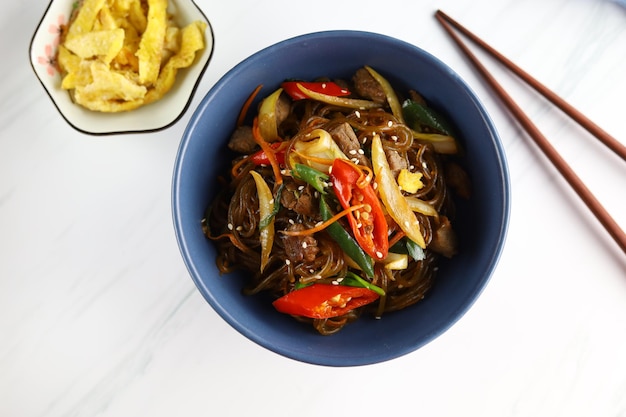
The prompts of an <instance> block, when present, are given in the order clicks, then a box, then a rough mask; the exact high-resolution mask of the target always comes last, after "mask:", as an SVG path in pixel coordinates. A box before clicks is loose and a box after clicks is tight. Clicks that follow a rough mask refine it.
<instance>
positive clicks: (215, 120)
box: [172, 31, 510, 366]
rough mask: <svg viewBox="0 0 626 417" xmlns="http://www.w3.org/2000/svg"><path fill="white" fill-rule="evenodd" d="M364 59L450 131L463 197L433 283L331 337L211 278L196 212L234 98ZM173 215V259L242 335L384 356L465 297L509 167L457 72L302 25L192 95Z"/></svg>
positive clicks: (409, 49)
mask: <svg viewBox="0 0 626 417" xmlns="http://www.w3.org/2000/svg"><path fill="white" fill-rule="evenodd" d="M363 65H369V66H371V67H373V68H374V69H376V70H377V71H378V72H380V73H381V74H383V75H384V76H385V77H386V78H387V79H388V80H389V81H390V82H391V83H392V85H394V86H398V87H400V88H405V91H406V90H407V89H408V88H414V89H416V90H418V91H420V93H422V95H423V96H424V97H425V98H426V99H427V101H429V103H430V104H431V106H432V107H434V108H436V109H437V110H439V111H440V112H442V113H444V114H445V115H447V116H448V117H449V118H450V119H451V120H452V121H453V123H454V124H455V125H456V127H457V128H458V131H459V132H461V135H460V137H459V140H460V141H461V143H462V146H463V147H464V148H465V151H466V155H467V163H466V165H467V167H468V173H469V175H470V177H471V180H472V182H473V184H474V190H473V196H472V198H471V199H470V200H469V201H465V202H459V204H458V205H457V208H458V215H457V216H458V217H457V218H456V219H455V229H456V231H457V233H458V235H459V240H460V249H459V254H458V255H457V256H455V257H454V258H452V259H451V260H447V261H444V262H442V263H441V267H440V269H439V273H438V276H437V278H436V282H435V285H434V287H433V288H432V289H431V291H430V292H429V293H428V295H427V296H426V298H425V299H424V300H422V301H421V302H419V303H417V304H415V305H413V306H412V307H410V308H406V309H404V310H401V311H398V312H394V313H389V314H386V315H383V317H382V319H380V320H376V319H373V318H368V317H362V318H360V319H359V320H358V321H357V322H355V323H352V324H350V325H348V326H346V327H345V328H344V329H342V330H341V331H340V332H339V333H337V334H334V335H331V336H321V335H319V334H317V332H315V331H314V330H313V329H312V328H311V327H310V326H307V325H304V324H302V323H299V322H296V321H295V320H294V319H293V318H292V317H290V316H288V315H284V314H281V313H278V312H276V311H275V310H274V308H273V307H272V305H271V303H270V300H269V299H267V298H266V297H264V296H245V295H242V293H241V290H242V288H243V286H244V283H245V282H246V273H244V272H238V273H233V274H229V275H220V274H219V272H218V270H217V267H216V264H215V258H216V250H215V248H214V246H213V243H212V242H211V241H209V240H208V239H207V238H206V237H205V236H204V235H203V233H202V230H201V227H200V220H201V219H202V217H203V215H204V210H205V208H206V207H207V205H209V203H210V202H211V201H212V199H213V197H214V195H215V193H216V191H217V188H218V184H217V182H216V178H217V177H218V175H219V174H221V173H224V172H225V170H226V169H227V168H228V164H229V161H228V160H227V159H228V158H220V155H227V148H226V143H227V142H228V138H229V137H230V134H231V133H232V131H233V129H234V126H235V122H236V119H237V115H238V113H239V111H240V109H241V106H242V103H243V102H244V101H245V100H246V98H247V97H248V95H249V94H250V92H251V91H253V90H254V88H255V87H256V86H257V85H258V84H263V85H264V88H263V90H262V91H261V93H260V94H259V97H264V96H266V95H268V94H269V93H270V92H272V91H274V90H275V89H276V88H277V87H278V86H279V84H280V83H281V81H283V80H284V79H287V78H300V79H314V78H318V77H321V76H331V77H345V78H348V77H349V76H351V74H353V73H354V72H355V71H356V69H358V68H359V67H362V66H363ZM172 205H173V218H174V226H175V232H176V237H177V239H178V244H179V247H180V251H181V253H182V256H183V259H184V261H185V263H186V266H187V268H188V270H189V273H190V275H191V278H192V279H193V281H194V282H195V284H196V286H197V287H198V290H199V291H200V292H201V293H202V295H203V296H204V297H205V299H206V300H207V301H208V303H209V304H210V305H211V306H212V307H213V308H214V309H215V311H217V313H218V314H219V315H220V316H221V317H222V318H223V319H224V320H226V321H227V322H228V323H229V324H230V325H231V326H233V327H234V328H235V329H237V330H238V331H239V332H240V333H241V334H243V335H244V336H246V337H248V338H249V339H250V340H252V341H254V342H256V343H257V344H259V345H261V346H263V347H265V348H267V349H270V350H272V351H274V352H276V353H278V354H281V355H284V356H286V357H289V358H292V359H295V360H299V361H303V362H308V363H312V364H319V365H326V366H356V365H366V364H373V363H378V362H383V361H387V360H390V359H393V358H397V357H399V356H401V355H405V354H407V353H409V352H412V351H415V350H416V349H418V348H420V347H421V346H423V345H425V344H426V343H428V342H429V341H431V340H433V339H434V338H436V337H437V336H439V335H441V334H442V333H443V332H444V331H446V330H447V329H448V328H450V326H452V325H453V324H454V323H455V322H457V320H459V318H460V317H461V316H463V314H465V312H466V311H467V310H468V309H469V308H470V307H471V306H472V304H473V303H474V301H476V299H477V297H478V296H479V295H480V293H481V292H482V290H483V288H484V287H485V285H486V284H487V282H488V281H489V278H490V276H491V275H492V273H493V271H494V269H495V267H496V264H497V261H498V258H499V256H500V254H501V252H502V249H503V246H504V241H505V235H506V231H507V227H508V220H509V206H510V192H509V174H508V168H507V165H506V160H505V155H504V151H503V148H502V144H501V142H500V139H499V137H498V134H497V132H496V129H495V128H494V126H493V124H492V122H491V120H490V118H489V116H488V114H487V112H486V111H485V109H484V107H483V106H482V104H481V103H480V101H479V100H478V98H477V97H476V96H475V95H474V93H473V92H472V91H471V90H470V88H469V87H468V86H467V85H466V84H465V83H464V82H463V81H462V80H461V78H459V76H458V75H457V74H456V73H455V72H454V71H453V70H451V69H450V68H448V67H447V66H446V65H444V64H443V63H442V62H440V61H439V60H438V59H437V58H435V57H433V56H432V55H430V54H429V53H427V52H425V51H423V50H421V49H419V48H417V47H415V46H413V45H411V44H408V43H405V42H403V41H400V40H397V39H394V38H391V37H387V36H384V35H380V34H375V33H369V32H360V31H328V32H319V33H312V34H306V35H302V36H298V37H295V38H292V39H288V40H286V41H283V42H280V43H277V44H275V45H273V46H270V47H268V48H266V49H263V50H261V51H260V52H257V53H255V54H254V55H252V56H250V57H249V58H247V59H245V60H244V61H243V62H241V63H240V64H238V65H237V66H236V67H234V68H233V69H232V70H230V71H229V72H228V73H227V74H226V75H224V77H222V78H221V79H220V80H219V81H218V82H217V83H216V84H215V86H214V87H213V88H212V89H211V90H210V91H209V93H208V94H207V95H206V96H205V97H204V99H203V100H202V101H201V103H200V105H199V107H198V108H197V110H196V111H195V113H194V114H193V116H192V118H191V120H190V122H189V125H188V126H187V129H186V130H185V132H184V135H183V138H182V141H181V144H180V148H179V150H178V154H177V157H176V162H175V168H174V178H173V191H172Z"/></svg>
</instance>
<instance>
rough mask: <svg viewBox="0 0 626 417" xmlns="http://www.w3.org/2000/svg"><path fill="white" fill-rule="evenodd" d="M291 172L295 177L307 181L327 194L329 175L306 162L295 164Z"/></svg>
mask: <svg viewBox="0 0 626 417" xmlns="http://www.w3.org/2000/svg"><path fill="white" fill-rule="evenodd" d="M291 172H292V173H293V176H294V177H295V178H297V179H299V180H301V181H304V182H306V183H307V184H309V185H310V186H311V187H313V188H315V189H316V190H317V191H319V192H320V193H321V194H324V195H326V187H327V184H328V180H329V178H328V175H326V174H324V173H323V172H321V171H318V170H317V169H315V168H311V167H310V166H308V165H304V164H295V165H294V166H293V169H292V170H291Z"/></svg>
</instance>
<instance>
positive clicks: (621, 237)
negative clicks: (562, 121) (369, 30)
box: [435, 10, 626, 253]
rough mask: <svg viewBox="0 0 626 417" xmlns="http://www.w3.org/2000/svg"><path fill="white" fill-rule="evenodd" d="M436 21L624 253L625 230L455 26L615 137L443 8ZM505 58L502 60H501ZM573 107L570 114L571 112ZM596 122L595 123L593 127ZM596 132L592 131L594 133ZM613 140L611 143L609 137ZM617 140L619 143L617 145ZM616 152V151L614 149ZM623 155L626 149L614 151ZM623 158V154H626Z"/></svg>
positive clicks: (551, 96) (582, 121)
mask: <svg viewBox="0 0 626 417" xmlns="http://www.w3.org/2000/svg"><path fill="white" fill-rule="evenodd" d="M435 16H436V18H437V20H439V23H441V25H442V26H443V28H444V29H445V30H446V32H448V34H449V35H450V37H451V38H452V39H453V40H454V41H455V42H456V44H457V45H458V46H459V48H460V49H461V50H462V51H463V53H465V55H466V56H467V58H469V60H470V61H471V62H472V64H474V66H475V67H476V69H477V70H478V71H479V72H480V74H481V75H482V76H483V77H484V78H485V80H486V81H487V83H488V84H489V85H490V86H491V88H492V89H493V90H494V91H495V92H496V93H497V94H498V96H499V97H500V99H501V100H502V101H503V102H504V104H505V105H506V106H507V108H508V109H509V111H510V112H511V113H512V114H513V116H514V117H515V118H516V119H517V120H518V122H519V123H520V124H521V125H522V127H523V128H524V129H525V130H526V131H527V133H528V134H529V135H530V136H531V138H532V139H533V140H534V141H535V143H536V144H537V146H538V147H539V148H540V149H541V150H542V151H543V153H544V154H545V155H546V157H547V158H548V159H549V160H550V162H552V164H553V165H554V166H555V167H556V169H557V170H558V171H559V172H560V173H561V175H562V176H563V177H564V178H565V180H566V181H567V182H568V183H569V184H570V186H571V187H572V188H573V189H574V191H575V192H576V193H577V194H578V196H579V197H580V198H581V199H582V200H583V202H584V203H585V204H586V205H587V207H588V208H589V209H590V210H591V212H592V213H593V214H594V215H595V217H596V218H597V219H598V220H599V221H600V223H601V224H602V226H604V228H605V229H606V230H607V232H608V233H609V234H610V235H611V237H612V238H613V239H614V240H615V242H616V243H617V244H618V245H619V247H620V248H621V249H622V251H623V252H624V253H626V233H624V231H623V230H622V229H621V227H620V226H619V225H618V224H617V222H616V221H615V220H614V219H613V217H611V215H610V214H609V213H608V212H607V211H606V209H605V208H604V206H602V204H601V203H600V202H599V201H598V199H597V198H596V197H595V196H594V195H593V193H592V192H591V191H590V190H589V189H588V188H587V186H586V185H585V184H584V182H583V181H582V180H581V179H580V178H579V177H578V175H576V173H575V172H574V170H573V169H572V168H571V167H570V166H569V165H568V164H567V162H565V160H564V159H563V158H562V157H561V155H560V154H559V153H558V152H557V151H556V149H555V148H554V147H553V146H552V145H551V144H550V142H549V141H548V139H547V138H546V137H545V136H544V135H543V134H542V133H541V131H539V129H538V128H537V126H535V124H534V123H533V122H532V121H531V120H530V118H529V117H528V116H527V115H526V114H525V113H524V112H523V111H522V109H521V108H520V106H519V105H518V104H517V103H515V101H514V100H513V99H512V98H511V96H510V95H509V94H508V93H507V92H506V91H505V90H504V88H502V86H501V85H500V84H499V83H498V82H497V81H496V79H495V78H494V77H493V76H492V75H491V74H490V73H489V71H488V70H487V68H485V66H484V65H483V64H482V63H481V62H480V61H479V60H478V58H477V57H476V56H475V55H474V54H473V53H472V51H471V50H470V49H469V48H468V47H467V45H465V43H464V42H463V41H462V40H461V38H460V37H459V36H458V35H457V34H456V33H455V32H454V29H453V27H454V28H456V29H457V30H459V31H460V32H462V33H463V34H465V35H466V36H468V37H469V38H470V39H471V40H472V41H474V42H476V43H477V44H478V45H479V46H480V47H481V48H483V49H485V50H486V51H487V52H489V53H490V54H491V55H492V56H493V57H495V58H496V59H497V60H498V61H501V62H502V63H503V64H504V65H506V66H507V67H508V68H509V69H510V70H511V71H512V72H513V73H515V74H516V75H518V76H520V77H521V78H522V79H523V80H524V81H527V82H529V84H530V85H532V86H533V87H535V88H537V87H538V88H537V91H538V92H539V93H541V94H544V93H547V96H546V98H548V99H549V100H550V101H552V102H553V103H554V104H555V105H556V106H557V107H559V108H561V109H563V110H564V111H565V112H566V114H568V115H570V116H571V117H572V118H573V119H574V120H576V121H577V122H578V123H580V124H581V125H582V126H583V127H585V128H587V129H588V130H589V131H590V132H591V133H593V134H594V135H596V133H600V136H599V137H598V138H599V139H600V140H602V141H603V142H605V144H607V143H606V141H605V140H606V139H607V137H608V138H610V139H609V140H608V144H607V146H609V147H610V148H611V149H613V148H617V149H619V148H620V146H621V147H622V148H623V145H621V144H620V143H619V142H617V141H616V140H615V139H614V138H612V137H611V136H610V135H608V134H607V133H606V132H604V131H603V130H602V129H600V128H599V127H597V126H596V125H595V124H594V123H591V122H590V121H589V120H588V119H587V118H586V117H585V116H584V115H582V114H581V113H580V112H578V111H576V110H573V107H571V106H570V105H569V104H567V103H566V102H565V101H564V100H563V99H561V98H560V97H558V96H557V95H556V94H555V93H553V92H551V91H550V90H548V89H547V88H546V87H544V86H542V85H541V84H540V83H539V82H538V81H537V80H535V79H533V78H532V77H531V76H530V75H528V74H527V73H525V72H523V71H522V70H521V69H520V68H519V67H517V66H516V65H515V64H513V63H512V62H511V61H510V60H508V59H506V58H504V57H503V56H502V54H500V53H499V52H497V51H496V50H495V49H493V48H492V47H491V46H489V45H488V44H486V43H485V42H484V41H482V40H480V39H479V38H478V37H477V36H476V35H474V34H472V33H471V32H470V31H469V30H467V29H466V28H464V27H463V26H461V25H460V24H459V23H458V22H456V21H454V20H453V19H452V18H450V17H449V16H447V15H446V14H445V13H443V12H442V11H440V10H438V11H437V13H436V14H435ZM503 58H504V60H502V59H503ZM572 110H573V114H574V115H575V117H574V116H572V114H571V112H572ZM594 126H595V127H594ZM594 132H595V133H594ZM611 139H612V141H614V142H615V143H612V141H611ZM616 144H619V145H620V146H616ZM616 152H617V151H616ZM617 153H618V154H620V156H622V158H625V155H626V151H623V150H622V152H621V153H620V152H617ZM625 159H626V158H625Z"/></svg>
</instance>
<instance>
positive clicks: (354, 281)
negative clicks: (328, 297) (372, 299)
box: [341, 271, 385, 297]
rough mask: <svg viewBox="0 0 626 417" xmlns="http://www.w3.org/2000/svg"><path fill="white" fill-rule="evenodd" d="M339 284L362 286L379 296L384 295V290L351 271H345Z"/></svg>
mask: <svg viewBox="0 0 626 417" xmlns="http://www.w3.org/2000/svg"><path fill="white" fill-rule="evenodd" d="M341 285H347V286H350V287H363V288H367V289H368V290H371V291H374V292H375V293H376V294H378V295H380V296H381V297H384V296H385V290H383V289H382V288H380V287H378V286H376V285H374V284H372V283H371V282H369V281H367V280H365V279H363V278H361V277H360V276H358V275H357V274H355V273H354V272H351V271H348V272H346V276H345V277H344V278H343V280H341Z"/></svg>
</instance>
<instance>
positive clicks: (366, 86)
mask: <svg viewBox="0 0 626 417" xmlns="http://www.w3.org/2000/svg"><path fill="white" fill-rule="evenodd" d="M352 83H353V84H354V90H355V92H356V93H357V94H358V95H360V96H361V97H364V98H367V99H370V100H372V101H374V102H376V103H380V104H384V103H386V102H387V96H386V95H385V92H384V91H383V88H382V87H381V86H380V84H379V83H378V81H376V80H375V79H374V77H372V74H370V73H369V72H368V71H367V70H366V69H365V68H359V69H358V70H357V71H356V73H355V74H354V76H352Z"/></svg>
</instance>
